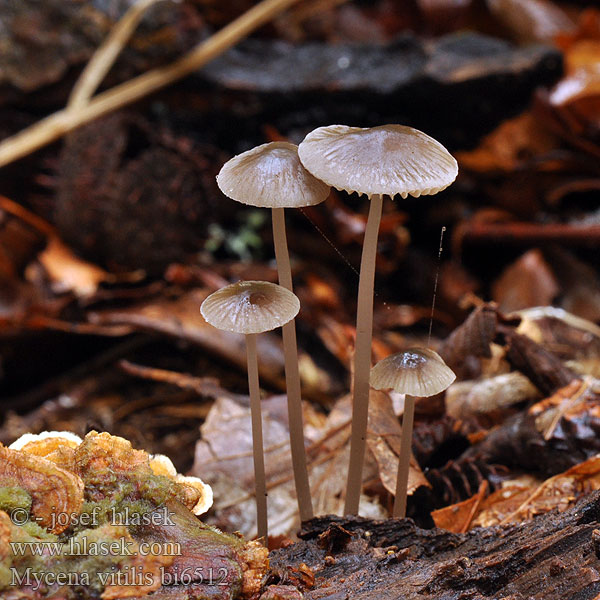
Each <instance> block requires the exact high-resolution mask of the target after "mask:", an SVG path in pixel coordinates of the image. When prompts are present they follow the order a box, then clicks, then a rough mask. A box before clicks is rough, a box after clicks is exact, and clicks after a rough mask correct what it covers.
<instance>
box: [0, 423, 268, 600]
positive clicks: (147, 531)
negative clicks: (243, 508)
mask: <svg viewBox="0 0 600 600" xmlns="http://www.w3.org/2000/svg"><path fill="white" fill-rule="evenodd" d="M60 447H62V448H63V449H64V450H65V451H66V453H58V452H57V451H58V449H59V448H60ZM68 455H70V456H71V458H72V459H71V460H69V461H68V462H69V464H70V467H69V468H62V467H59V466H57V464H55V463H54V460H55V459H58V460H59V461H60V462H61V463H62V462H64V458H65V456H68ZM211 501H212V491H211V490H210V487H209V486H207V485H206V484H204V483H202V482H201V481H200V480H199V479H197V478H189V477H184V476H182V475H179V474H178V473H177V471H176V469H175V467H174V466H173V464H172V463H171V461H170V460H169V459H168V458H167V457H164V456H160V455H159V456H150V455H148V453H147V452H145V451H143V450H136V449H134V448H133V447H132V446H131V443H130V442H129V441H127V440H126V439H124V438H121V437H116V436H111V435H109V434H108V433H97V432H95V431H92V432H90V433H88V434H87V435H86V436H85V438H84V439H83V440H81V439H80V438H78V437H77V436H74V435H72V434H70V433H68V432H44V433H42V434H39V435H33V434H26V435H24V436H22V437H21V438H20V439H19V440H17V441H16V442H14V444H13V445H12V447H11V448H6V447H4V446H2V445H1V444H0V598H2V599H4V598H9V597H10V598H13V597H14V598H15V599H16V598H25V597H26V598H33V597H34V596H35V598H38V597H39V598H41V597H42V596H43V597H44V598H46V597H48V598H50V597H52V598H61V599H64V600H75V598H83V597H85V598H88V597H89V598H92V597H93V598H103V599H104V600H117V599H118V598H133V597H135V598H142V597H146V596H148V595H149V594H151V593H153V592H156V594H155V596H156V597H160V598H163V597H167V596H168V597H169V598H171V597H175V596H177V597H179V596H181V594H183V595H185V596H186V597H188V596H190V597H192V596H193V597H194V598H200V597H201V598H209V597H210V598H215V599H216V598H238V597H241V595H242V594H243V595H244V597H250V595H251V594H256V593H257V592H258V590H259V589H260V582H261V581H262V579H263V577H264V575H265V573H266V570H267V566H268V560H267V553H266V549H263V551H261V549H260V548H257V543H256V542H254V543H252V542H250V543H245V542H244V540H243V539H241V537H240V536H237V535H229V534H226V533H222V532H220V531H218V530H217V529H215V528H214V527H210V526H208V525H205V524H203V523H202V522H201V521H200V520H198V519H197V518H196V516H194V513H195V514H196V515H197V514H199V513H200V512H202V511H201V510H200V508H201V507H204V509H207V508H208V507H209V506H210V502H211ZM17 511H18V512H17ZM13 544H16V546H15V547H17V546H18V545H19V544H25V545H27V547H33V546H34V545H43V548H44V551H43V552H37V551H36V552H15V551H11V545H13ZM49 547H51V548H52V551H51V552H48V551H47V550H46V548H49ZM28 573H29V574H33V573H36V575H35V578H36V580H37V579H38V575H39V577H40V579H39V583H41V584H42V585H43V586H44V587H43V588H42V587H41V586H40V592H39V593H38V592H35V590H34V592H32V588H31V583H29V575H27V574H28ZM134 573H135V576H134V575H133V574H134ZM181 573H188V574H189V575H186V579H183V580H182V579H181V578H180V575H181ZM205 573H211V577H210V580H208V578H207V577H204V576H203V574H205ZM213 573H214V575H215V580H214V581H213V578H212V574H213ZM178 574H179V575H178ZM55 575H56V576H55ZM216 585H218V588H217V587H215V586H216ZM32 594H33V595H32ZM40 594H41V595H40ZM155 596H154V595H153V596H152V597H155Z"/></svg>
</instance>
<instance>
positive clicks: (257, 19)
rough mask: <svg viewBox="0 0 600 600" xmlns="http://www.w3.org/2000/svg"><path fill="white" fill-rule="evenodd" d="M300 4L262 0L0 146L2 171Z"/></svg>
mask: <svg viewBox="0 0 600 600" xmlns="http://www.w3.org/2000/svg"><path fill="white" fill-rule="evenodd" d="M296 2H299V0H263V1H262V2H261V3H259V4H257V5H256V6H253V7H252V8H251V9H250V10H248V11H247V12H245V13H244V14H243V15H241V16H240V17H238V18H237V19H235V21H233V22H231V23H230V24H229V25H227V26H225V27H224V28H223V29H221V30H220V31H218V32H217V33H215V34H214V35H213V36H211V37H210V38H208V39H207V40H206V41H204V42H202V43H200V44H199V45H198V46H196V47H195V48H194V49H193V50H191V51H190V52H188V53H187V54H185V55H184V56H182V57H181V58H180V59H178V60H176V61H175V62H173V63H171V64H170V65H167V66H166V67H161V68H158V69H153V70H152V71H148V72H147V73H144V74H143V75H139V76H138V77H136V78H134V79H132V80H130V81H127V82H125V83H122V84H120V85H117V86H115V87H113V88H111V89H110V90H107V91H106V92H102V93H101V94H98V95H97V96H96V97H95V98H94V99H93V100H91V101H90V102H89V103H88V104H86V105H84V106H82V107H81V108H78V109H74V110H72V109H68V108H65V109H63V110H60V111H58V112H55V113H54V114H52V115H50V116H48V117H46V118H45V119H42V120H41V121H38V122H37V123H35V124H34V125H32V126H31V127H28V128H27V129H24V130H23V131H21V132H20V133H17V134H16V135H13V136H12V137H9V138H7V139H6V140H4V141H3V142H2V143H1V144H0V167H3V166H6V165H8V164H10V163H11V162H14V161H15V160H17V159H19V158H22V157H24V156H27V155H28V154H30V153H31V152H34V151H35V150H39V149H40V148H42V147H43V146H46V145H47V144H49V143H51V142H53V141H55V140H57V139H59V138H60V137H62V136H63V135H65V134H66V133H69V132H70V131H73V130H74V129H76V128H77V127H80V126H81V125H83V124H85V123H88V122H89V121H91V120H93V119H96V118H98V117H101V116H102V115H105V114H107V113H109V112H111V111H113V110H115V109H117V108H122V107H123V106H126V105H127V104H131V103H132V102H135V101H137V100H140V99H141V98H144V97H145V96H147V95H148V94H151V93H153V92H156V91H157V90H160V89H161V88H163V87H166V86H167V85H169V84H171V83H173V82H175V81H177V80H179V79H181V78H182V77H185V76H186V75H189V74H190V73H192V72H193V71H196V70H197V69H199V68H200V67H203V66H204V65H205V64H206V63H207V62H209V61H210V60H212V59H213V58H216V57H217V56H219V55H220V54H222V53H223V52H225V51H226V50H228V49H229V48H231V46H233V45H234V44H236V43H237V42H239V41H240V40H241V39H243V38H244V37H245V36H246V35H248V34H249V33H251V32H252V31H254V30H255V29H257V28H258V27H260V26H261V25H264V24H265V23H267V22H268V21H269V20H271V19H272V18H273V17H275V16H276V15H278V14H279V13H281V12H282V11H284V10H285V9H286V8H288V7H289V6H292V5H293V4H295V3H296Z"/></svg>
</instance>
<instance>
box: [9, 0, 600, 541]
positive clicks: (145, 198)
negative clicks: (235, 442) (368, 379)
mask: <svg viewBox="0 0 600 600" xmlns="http://www.w3.org/2000/svg"><path fill="white" fill-rule="evenodd" d="M142 4H143V5H144V6H143V10H140V14H141V15H142V16H141V21H140V24H139V26H138V27H137V29H136V30H135V32H134V33H133V35H132V36H131V38H130V39H129V40H128V41H126V43H125V44H124V46H123V47H122V48H121V49H120V51H119V54H118V57H117V59H116V61H115V63H114V65H112V67H111V68H110V70H109V71H108V73H107V75H106V77H104V78H103V79H102V82H101V84H100V87H99V91H102V90H105V89H109V88H111V87H112V86H115V85H118V84H121V83H124V82H127V81H129V80H131V79H132V78H133V77H135V76H137V75H139V74H141V73H143V72H146V71H148V70H150V69H156V68H160V67H164V66H165V65H169V64H170V63H172V62H173V61H174V60H176V59H177V58H178V57H180V56H182V55H183V54H184V53H186V52H188V51H190V50H191V49H192V48H194V46H196V45H197V44H199V43H200V42H202V41H203V40H206V39H208V38H209V36H211V34H213V33H214V32H215V31H217V30H218V29H220V28H221V27H223V26H225V25H226V24H227V23H230V22H231V21H233V20H234V19H235V18H237V17H238V16H240V15H241V14H242V13H244V11H246V10H248V9H250V8H251V7H252V5H253V2H251V1H250V0H231V1H222V0H181V1H177V2H175V1H171V0H162V1H156V2H152V1H149V2H148V1H146V2H143V3H142V2H138V3H137V4H136V2H134V0H44V1H43V2H40V1H39V0H4V1H3V2H1V3H0V139H6V138H9V137H10V136H12V135H14V134H16V133H17V132H19V131H21V130H23V129H25V128H26V127H28V126H31V125H33V124H35V123H36V122H38V121H39V120H40V119H42V118H44V117H46V116H48V115H50V114H52V113H54V112H55V111H59V110H61V109H63V108H64V107H65V106H67V104H68V103H69V102H70V97H71V100H72V96H71V93H72V90H73V87H74V85H75V84H76V82H77V81H78V79H79V77H80V75H81V74H82V72H83V70H84V68H85V66H86V64H88V62H89V61H90V59H91V58H92V57H93V56H94V53H95V52H96V50H97V49H98V47H99V46H100V44H101V43H102V41H103V40H104V39H106V37H107V36H108V35H109V34H111V32H113V33H114V31H115V27H117V24H118V23H120V22H121V19H122V18H123V16H124V15H126V14H130V13H129V12H128V11H131V10H132V7H134V8H135V6H134V5H137V7H138V8H139V7H140V5H142ZM594 4H595V3H593V2H584V1H575V0H573V1H561V2H558V1H553V0H402V1H401V0H380V1H366V0H362V1H361V0H300V1H298V2H296V3H295V4H294V5H293V6H292V7H291V8H289V9H288V10H286V11H284V12H283V13H281V14H279V15H277V16H275V17H274V18H273V19H272V20H271V21H270V22H269V23H268V24H267V25H265V26H262V27H261V28H259V29H258V30H257V31H255V32H254V33H253V34H252V35H250V36H249V37H247V38H245V39H243V40H242V41H241V42H240V43H239V44H237V45H236V46H235V47H233V48H232V49H230V50H228V51H226V52H224V53H221V54H220V55H219V56H217V57H216V58H215V59H214V60H212V61H211V62H209V63H208V64H207V65H206V66H205V67H204V68H202V69H199V70H196V71H194V72H193V73H192V74H191V75H189V76H187V77H184V78H182V79H180V80H178V81H176V82H175V83H173V84H171V85H169V86H167V87H165V88H163V89H162V90H160V91H159V92H156V93H153V94H151V95H148V96H147V97H144V98H143V99H141V100H139V101H138V102H136V103H135V104H130V105H128V106H126V107H124V108H122V109H118V110H114V111H111V112H110V113H109V114H107V115H105V116H103V117H101V118H99V119H97V120H93V121H91V122H86V123H85V124H83V125H82V126H81V127H79V128H77V129H75V130H73V131H70V132H69V133H68V134H66V135H64V136H62V137H60V138H59V139H57V140H56V141H53V142H52V143H51V144H49V145H45V146H44V147H42V148H40V149H38V150H36V151H35V152H27V153H26V155H25V156H23V157H20V158H18V160H12V158H11V157H10V149H9V150H8V151H7V152H8V159H7V160H6V163H7V164H6V165H5V166H4V167H2V168H1V169H0V409H2V415H3V417H2V426H1V427H0V441H2V442H3V443H10V442H11V441H12V440H13V439H15V438H16V437H18V436H19V435H20V434H21V433H23V432H25V431H40V430H44V429H71V430H74V431H77V432H78V433H85V432H86V431H88V430H90V429H98V430H108V431H110V432H111V433H114V434H118V435H123V436H125V437H128V438H129V439H131V440H132V442H133V443H134V445H137V446H139V447H144V448H146V449H148V450H150V451H152V452H161V453H166V454H169V455H170V456H171V457H172V458H173V460H174V462H175V464H176V466H177V467H178V468H179V470H181V471H186V470H189V469H190V468H191V467H192V464H193V463H194V455H195V453H197V454H196V462H197V464H198V461H199V460H200V459H201V458H202V460H205V458H206V454H205V453H206V452H207V449H206V447H201V448H199V449H198V448H196V442H197V440H198V438H199V437H200V433H199V427H200V426H202V427H204V429H203V437H204V438H210V436H211V435H212V436H213V438H210V439H213V444H214V445H213V448H214V447H216V446H218V444H217V442H216V441H215V440H216V439H221V438H219V427H218V422H219V418H222V419H225V418H226V417H227V418H228V419H233V418H234V417H235V415H233V413H227V410H230V411H231V410H233V409H232V408H231V406H229V408H227V407H224V406H220V408H219V410H222V411H225V412H224V413H223V414H215V413H214V412H213V414H212V416H211V419H212V420H209V419H207V417H209V415H210V411H211V410H212V409H214V406H216V405H215V404H214V401H215V399H216V398H222V397H224V396H226V397H228V398H233V399H234V400H235V399H237V400H239V399H240V398H241V397H242V396H241V395H243V394H245V393H246V389H247V384H246V381H245V372H244V360H245V357H244V349H243V345H242V344H241V341H240V340H238V339H237V338H235V337H232V336H227V335H224V334H222V332H218V331H216V330H214V329H212V328H210V327H209V326H207V325H206V324H205V323H204V322H203V321H202V319H201V317H200V315H199V306H200V303H201V301H202V299H203V298H204V297H206V295H207V294H208V293H210V292H211V291H214V290H215V289H216V288H218V287H220V286H221V285H223V284H224V283H226V282H231V281H235V280H238V279H265V280H269V281H276V271H275V269H274V257H273V251H272V239H271V230H270V219H269V215H268V213H267V212H266V211H261V210H256V209H251V208H248V207H242V206H241V205H239V204H237V203H235V202H233V201H230V200H229V199H227V198H225V197H224V196H223V195H222V194H221V193H220V192H219V190H218V188H217V187H216V184H215V175H216V173H217V172H218V171H219V169H220V167H221V166H222V164H223V163H224V161H226V160H227V159H228V158H230V157H231V156H232V155H234V154H236V153H239V152H242V151H245V150H247V149H249V148H251V147H253V146H255V145H258V144H261V143H264V142H267V141H273V140H280V139H287V140H290V141H292V142H294V143H299V142H300V141H301V140H302V139H303V137H304V136H305V135H306V134H307V133H308V132H309V131H311V130H312V129H313V128H315V127H318V126H321V125H328V124H333V123H343V124H347V125H355V126H372V125H379V124H384V123H401V124H405V125H411V126H414V127H417V128H419V129H421V130H423V131H425V132H426V133H428V134H429V135H432V136H433V137H435V138H436V139H438V140H439V141H441V142H442V143H443V144H444V145H445V146H446V147H447V148H448V149H449V150H450V151H451V152H452V153H453V154H454V155H455V156H456V157H457V159H458V161H459V164H460V173H459V177H458V180H457V181H456V183H455V184H454V185H452V186H451V187H450V188H449V189H447V190H445V191H444V192H442V193H440V194H438V195H436V196H433V197H422V198H408V199H406V200H402V199H397V200H394V201H391V200H386V202H385V204H384V215H383V219H382V226H381V233H380V245H379V255H378V258H377V261H378V262H377V280H376V292H375V294H376V295H375V340H374V358H381V357H383V356H385V355H386V354H388V353H390V352H392V351H398V350H399V349H401V348H404V347H406V346H407V345H408V344H412V343H427V341H428V333H429V328H430V316H431V315H432V316H433V320H432V334H433V338H432V343H433V344H434V346H435V344H437V343H438V342H439V340H442V339H444V338H445V337H446V336H447V335H448V333H449V332H451V331H452V330H453V329H454V328H455V327H456V326H457V325H459V324H460V323H461V322H462V321H463V320H464V319H465V317H466V315H467V314H468V313H469V311H470V310H471V309H472V308H473V307H475V306H478V305H480V304H481V302H482V301H488V300H492V301H494V302H496V303H497V305H498V307H499V309H500V310H501V311H503V312H504V313H511V312H513V311H517V310H520V309H524V308H527V307H532V306H546V305H554V306H557V307H561V308H563V309H565V310H567V311H569V312H570V313H573V314H574V315H577V316H579V317H582V318H584V319H586V320H588V321H590V322H592V323H594V322H598V321H600V252H599V248H600V202H599V198H600V9H598V8H597V7H594ZM84 105H85V99H84ZM79 109H80V107H78V106H76V105H73V106H72V108H71V110H73V111H77V110H79ZM72 114H75V113H72ZM6 156H7V154H5V155H4V157H5V158H6ZM367 209H368V206H367V205H366V201H365V200H364V199H360V198H357V197H354V196H347V195H344V194H340V193H336V192H333V193H332V194H331V197H330V198H329V199H328V200H327V201H326V202H325V203H323V204H322V205H319V206H317V207H312V208H310V209H306V210H304V211H296V212H294V213H292V211H288V215H287V219H288V240H289V243H290V248H291V253H292V260H293V263H294V271H295V273H294V278H295V285H296V293H297V294H298V296H299V297H300V299H301V302H302V312H301V314H300V318H299V321H298V330H299V333H298V335H299V342H300V345H301V348H302V354H301V359H300V360H301V373H302V378H303V386H304V387H303V389H304V393H305V397H306V400H307V401H308V405H307V411H308V412H307V421H308V425H309V429H310V427H313V431H314V432H318V431H320V430H321V429H322V427H323V423H324V420H325V419H326V418H331V408H332V406H334V401H335V400H337V399H338V398H341V397H343V396H344V394H345V393H346V392H347V391H348V389H349V381H350V372H349V366H350V359H351V356H352V347H353V336H354V329H353V327H354V318H355V296H356V290H357V285H358V273H357V271H358V267H359V263H360V252H361V244H362V237H363V233H364V227H365V223H366V211H367ZM443 228H445V229H444V230H443V239H442V245H441V246H440V237H441V234H442V229H443ZM434 288H436V290H437V294H436V303H435V308H434V309H433V310H432V299H433V295H434ZM261 344H262V347H261V349H260V353H261V376H262V379H261V383H262V385H263V387H264V389H265V391H266V392H267V393H268V394H275V396H274V397H275V398H277V394H279V393H281V392H282V391H283V390H284V386H283V382H284V379H283V358H282V353H281V348H280V341H279V338H278V337H277V335H276V334H272V335H267V336H263V338H262V340H261ZM241 402H242V404H243V402H244V401H243V400H242V401H241ZM277 406H279V405H277ZM277 406H275V405H273V407H272V415H274V417H273V423H272V424H271V425H272V426H273V428H274V434H273V435H275V436H276V434H277V435H279V434H280V433H281V432H279V433H277V432H278V431H279V430H278V429H277V427H278V423H279V421H278V419H279V418H280V417H281V419H284V418H285V417H284V416H282V415H283V413H282V412H281V410H279V409H278V408H277ZM278 410H279V412H278ZM234 413H235V411H234ZM280 413H281V414H280ZM235 418H237V417H235ZM207 424H209V425H210V427H208V425H207ZM284 429H285V427H284ZM225 433H226V432H223V435H225ZM309 437H310V433H309ZM316 437H318V436H317V435H316V433H315V439H316ZM198 453H199V454H198ZM203 453H204V454H203ZM199 457H200V458H199ZM213 458H214V457H213ZM244 464H245V463H242V464H241V465H238V468H240V469H243V468H247V467H248V464H246V466H244ZM223 468H224V467H223ZM230 475H231V476H232V478H235V473H233V472H230ZM279 475H281V473H280V474H279ZM203 476H206V474H203ZM272 477H273V478H274V479H276V478H277V473H275V474H272ZM213 485H217V484H215V483H214V482H213ZM223 485H225V484H223ZM251 487H252V486H251V482H250V483H248V484H247V488H248V489H251ZM228 493H231V492H230V490H229V491H228ZM240 493H242V492H240ZM242 495H243V494H242ZM238 497H242V496H236V498H238ZM281 502H282V503H283V504H282V505H281V506H283V505H284V504H285V503H284V501H283V500H281ZM275 504H276V501H275ZM290 506H292V505H291V504H290ZM234 508H235V507H232V506H229V507H225V508H222V512H221V513H219V515H218V518H217V520H216V522H218V523H219V524H220V525H222V526H223V525H224V526H227V524H228V523H227V519H231V522H230V523H229V525H231V526H232V527H234V528H235V527H237V528H241V529H243V525H242V524H240V523H241V521H240V519H241V517H240V515H239V514H238V515H235V514H234V512H235V511H234ZM292 508H293V506H292ZM292 508H290V511H291V510H292ZM227 509H229V511H230V512H229V513H228V512H227ZM281 510H282V511H283V508H282V509H281ZM374 511H375V512H374V514H379V513H378V512H377V510H375V509H374ZM219 519H220V520H219ZM236 519H237V521H236ZM248 527H249V525H248ZM275 530H277V528H276V527H275ZM283 530H285V531H287V530H286V529H285V527H284V526H282V531H283Z"/></svg>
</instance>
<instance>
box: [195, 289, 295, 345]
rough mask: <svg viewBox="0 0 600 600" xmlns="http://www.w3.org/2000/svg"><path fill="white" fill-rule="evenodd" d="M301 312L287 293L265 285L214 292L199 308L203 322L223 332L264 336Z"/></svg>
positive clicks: (293, 296)
mask: <svg viewBox="0 0 600 600" xmlns="http://www.w3.org/2000/svg"><path fill="white" fill-rule="evenodd" d="M299 310H300V300H298V298H297V296H296V295H295V294H294V293H293V292H290V291H289V290H287V289H285V288H284V287H281V286H280V285H277V284H275V283H267V282H266V281H238V282H237V283H232V284H231V285H228V286H225V287H224V288H221V289H220V290H217V291H216V292H214V293H213V294H211V295H210V296H208V298H206V300H204V302H203V303H202V305H201V306H200V312H201V313H202V316H203V317H204V319H205V320H206V321H207V322H208V323H210V324H211V325H213V326H214V327H216V328H217V329H223V330H224V331H233V332H235V333H244V334H248V333H263V332H265V331H270V330H271V329H275V328H277V327H281V326H282V325H285V324H286V323H288V322H289V321H291V320H292V319H293V318H294V317H295V316H296V315H297V314H298V311H299Z"/></svg>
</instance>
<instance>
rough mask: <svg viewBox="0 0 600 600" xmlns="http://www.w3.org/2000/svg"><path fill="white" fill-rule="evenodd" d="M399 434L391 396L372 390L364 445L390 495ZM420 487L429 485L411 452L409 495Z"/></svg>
mask: <svg viewBox="0 0 600 600" xmlns="http://www.w3.org/2000/svg"><path fill="white" fill-rule="evenodd" d="M401 437H402V428H401V427H400V423H399V421H398V417H396V415H395V414H394V408H393V405H392V400H391V398H390V397H389V395H388V394H387V393H386V392H381V391H377V390H374V389H371V391H370V395H369V425H368V430H367V446H368V448H369V450H370V451H371V452H372V453H373V456H374V457H375V460H376V461H377V466H378V469H379V476H380V477H381V482H382V483H383V486H384V487H385V489H386V490H387V491H388V492H389V493H390V494H392V495H394V494H395V493H396V479H397V476H398V457H399V455H400V439H401ZM422 486H424V487H431V486H430V484H429V482H428V481H427V479H426V478H425V475H423V471H421V467H420V466H419V464H418V463H417V461H416V459H415V457H414V456H413V455H412V453H411V457H410V469H409V472H408V486H407V493H408V495H409V496H410V495H412V494H413V493H414V492H415V491H416V490H417V489H418V488H420V487H422Z"/></svg>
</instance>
